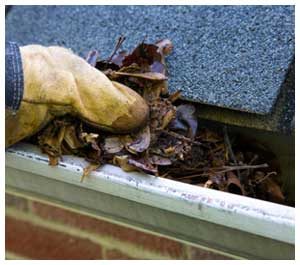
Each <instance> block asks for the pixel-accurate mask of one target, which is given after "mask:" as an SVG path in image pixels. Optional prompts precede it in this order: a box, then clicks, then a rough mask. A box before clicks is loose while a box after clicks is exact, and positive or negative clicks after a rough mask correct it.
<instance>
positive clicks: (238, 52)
mask: <svg viewBox="0 0 300 265" xmlns="http://www.w3.org/2000/svg"><path fill="white" fill-rule="evenodd" d="M121 34H123V35H125V36H127V40H126V41H125V43H124V45H123V48H125V49H127V50H131V49H132V48H134V46H135V45H136V44H138V43H139V42H141V40H142V39H143V38H144V36H145V35H147V36H148V38H147V40H148V41H149V42H150V41H155V40H158V39H161V38H166V37H167V38H169V39H171V40H172V41H173V43H174V47H175V49H174V52H173V53H172V54H171V55H170V57H169V58H168V65H169V72H170V82H169V84H170V90H171V91H175V90H177V89H181V90H182V92H183V96H184V98H186V99H189V100H192V101H197V102H202V103H206V104H212V105H217V106H222V107H227V108H233V109H238V110H242V111H249V112H253V113H258V114H266V113H269V112H270V111H271V109H272V106H273V105H274V103H275V102H276V98H277V95H278V94H279V91H280V88H281V87H282V84H283V83H284V80H285V75H286V72H287V69H288V67H289V65H290V63H291V61H292V59H293V57H294V42H295V40H294V7H293V6H226V7H222V6H97V7H95V6H90V7H88V6H68V7H66V6H64V7H55V6H50V7H39V6H27V7H22V6H17V7H13V8H12V9H11V11H10V12H9V13H8V15H7V17H6V39H8V40H13V41H18V42H19V43H20V44H21V45H25V44H29V43H40V44H44V45H54V44H58V45H63V46H66V47H70V48H72V49H73V50H74V51H75V52H76V53H78V54H79V55H81V56H85V55H86V54H87V52H88V51H89V50H90V49H93V48H97V49H98V50H100V53H101V56H102V57H104V58H105V57H107V56H108V55H109V54H110V52H111V50H112V48H113V47H114V44H115V41H116V39H117V37H118V36H119V35H121Z"/></svg>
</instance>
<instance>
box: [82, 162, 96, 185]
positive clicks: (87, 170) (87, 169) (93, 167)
mask: <svg viewBox="0 0 300 265" xmlns="http://www.w3.org/2000/svg"><path fill="white" fill-rule="evenodd" d="M100 166H101V165H100V164H94V163H92V164H89V165H88V166H87V167H85V168H84V169H83V173H82V176H81V179H80V182H82V181H83V180H84V179H85V178H86V177H87V176H88V175H89V174H90V173H91V172H92V171H94V170H96V169H97V168H99V167H100Z"/></svg>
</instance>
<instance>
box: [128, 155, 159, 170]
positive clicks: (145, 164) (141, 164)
mask: <svg viewBox="0 0 300 265" xmlns="http://www.w3.org/2000/svg"><path fill="white" fill-rule="evenodd" d="M128 164H129V165H132V166H135V167H136V168H139V169H141V170H143V171H145V172H147V173H152V174H156V173H157V172H158V171H157V167H156V166H154V165H152V164H151V163H150V161H148V160H147V159H144V158H140V159H133V158H129V159H128Z"/></svg>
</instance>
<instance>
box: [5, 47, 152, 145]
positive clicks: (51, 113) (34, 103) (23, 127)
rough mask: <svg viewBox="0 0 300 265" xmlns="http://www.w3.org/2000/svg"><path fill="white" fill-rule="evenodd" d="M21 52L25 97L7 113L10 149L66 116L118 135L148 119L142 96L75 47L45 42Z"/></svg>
mask: <svg viewBox="0 0 300 265" xmlns="http://www.w3.org/2000/svg"><path fill="white" fill-rule="evenodd" d="M20 51H21V57H22V64H23V72H24V95H23V100H22V102H21V106H20V109H19V110H18V112H17V114H16V115H14V116H12V115H8V117H6V126H5V128H6V137H5V138H6V147H7V146H9V145H12V144H14V143H16V142H18V141H19V140H21V139H23V138H25V137H27V136H30V135H32V134H34V133H36V132H37V131H38V130H40V129H41V128H42V127H43V126H45V125H46V124H47V123H48V122H49V121H51V120H52V119H53V118H54V117H57V116H62V115H65V114H71V115H74V116H77V117H79V118H81V119H82V120H84V121H85V122H87V123H89V124H91V125H93V126H96V127H98V128H101V129H104V130H108V131H112V132H118V133H122V132H124V133H125V132H130V131H132V130H134V129H136V128H138V127H140V126H142V125H143V124H144V123H145V122H146V120H147V117H148V112H149V110H148V106H147V104H146V102H145V101H144V100H143V98H142V97H141V96H140V95H138V94H137V93H136V92H134V91H133V90H131V89H130V88H128V87H126V86H124V85H122V84H120V83H117V82H111V81H110V80H109V79H108V78H107V77H106V76H105V75H104V74H103V73H101V72H100V71H98V70H97V69H95V68H93V67H92V66H90V65H89V64H88V63H87V62H86V61H85V60H84V59H82V58H80V57H78V56H76V55H75V54H73V53H72V52H71V51H69V50H67V49H65V48H61V47H43V46H40V45H28V46H24V47H21V48H20Z"/></svg>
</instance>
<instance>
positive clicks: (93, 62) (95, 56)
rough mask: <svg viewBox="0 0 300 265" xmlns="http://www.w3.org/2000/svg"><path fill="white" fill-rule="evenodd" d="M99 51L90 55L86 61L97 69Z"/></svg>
mask: <svg viewBox="0 0 300 265" xmlns="http://www.w3.org/2000/svg"><path fill="white" fill-rule="evenodd" d="M98 55H99V53H98V51H97V50H92V51H90V52H89V53H88V55H87V57H86V59H85V60H86V61H87V63H89V64H90V65H91V66H93V67H95V66H96V63H97V59H98Z"/></svg>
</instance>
